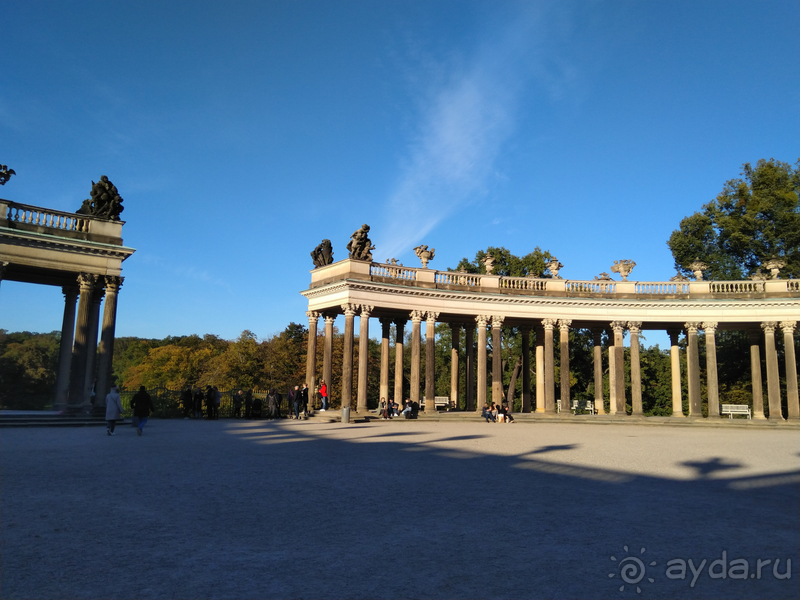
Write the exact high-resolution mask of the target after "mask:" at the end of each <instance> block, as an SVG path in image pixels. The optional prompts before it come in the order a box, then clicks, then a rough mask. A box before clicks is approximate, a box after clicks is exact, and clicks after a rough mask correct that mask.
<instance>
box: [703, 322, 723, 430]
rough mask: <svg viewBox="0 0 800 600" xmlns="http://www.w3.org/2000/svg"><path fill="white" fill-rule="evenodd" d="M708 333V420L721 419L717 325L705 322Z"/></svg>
mask: <svg viewBox="0 0 800 600" xmlns="http://www.w3.org/2000/svg"><path fill="white" fill-rule="evenodd" d="M703 331H705V333H706V389H707V390H708V418H709V419H719V418H720V414H719V382H718V380H717V339H716V332H717V323H713V322H708V321H707V322H704V323H703Z"/></svg>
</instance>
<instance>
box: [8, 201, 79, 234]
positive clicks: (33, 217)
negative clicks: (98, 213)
mask: <svg viewBox="0 0 800 600" xmlns="http://www.w3.org/2000/svg"><path fill="white" fill-rule="evenodd" d="M5 218H6V219H8V221H10V222H12V223H23V224H25V225H40V226H42V227H50V228H52V229H60V230H62V231H79V232H84V233H85V232H88V231H89V219H88V218H86V217H84V216H80V215H76V214H75V213H68V212H61V211H59V210H50V209H48V208H40V207H38V206H30V205H27V204H18V203H16V202H9V203H8V213H7V214H6V215H5Z"/></svg>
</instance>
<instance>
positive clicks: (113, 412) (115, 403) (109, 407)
mask: <svg viewBox="0 0 800 600" xmlns="http://www.w3.org/2000/svg"><path fill="white" fill-rule="evenodd" d="M121 418H122V401H121V400H120V398H119V390H118V389H117V386H114V387H112V388H111V391H110V392H109V393H108V395H107V396H106V421H108V427H107V428H106V434H108V435H115V434H114V429H115V428H116V426H117V419H121Z"/></svg>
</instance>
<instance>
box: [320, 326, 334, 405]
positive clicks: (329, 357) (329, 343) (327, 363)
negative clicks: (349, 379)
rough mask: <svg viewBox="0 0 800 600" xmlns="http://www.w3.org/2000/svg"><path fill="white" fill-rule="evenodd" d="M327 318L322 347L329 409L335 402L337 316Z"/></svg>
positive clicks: (323, 372) (323, 371)
mask: <svg viewBox="0 0 800 600" xmlns="http://www.w3.org/2000/svg"><path fill="white" fill-rule="evenodd" d="M323 316H324V317H325V345H324V346H323V347H322V379H323V381H325V385H326V386H327V388H328V409H330V408H331V406H330V404H331V402H332V400H333V322H334V321H335V320H336V315H334V314H330V313H326V314H323Z"/></svg>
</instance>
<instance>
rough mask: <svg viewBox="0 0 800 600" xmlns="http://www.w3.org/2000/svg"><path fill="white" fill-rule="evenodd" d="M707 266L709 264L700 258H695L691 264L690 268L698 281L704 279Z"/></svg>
mask: <svg viewBox="0 0 800 600" xmlns="http://www.w3.org/2000/svg"><path fill="white" fill-rule="evenodd" d="M707 268H708V265H707V264H706V263H704V262H703V261H701V260H700V259H699V258H695V259H694V262H693V263H692V264H690V265H689V270H690V271H691V272H692V273H694V278H695V279H696V280H697V281H703V271H705V270H706V269H707Z"/></svg>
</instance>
